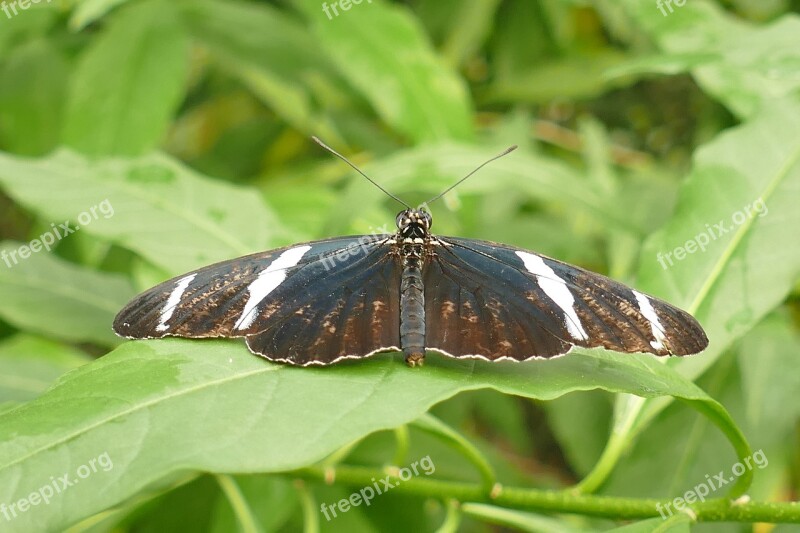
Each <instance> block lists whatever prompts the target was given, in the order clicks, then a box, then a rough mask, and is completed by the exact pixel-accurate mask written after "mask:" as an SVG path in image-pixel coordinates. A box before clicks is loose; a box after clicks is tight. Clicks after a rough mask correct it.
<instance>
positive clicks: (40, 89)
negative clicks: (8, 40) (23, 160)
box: [0, 40, 68, 155]
mask: <svg viewBox="0 0 800 533" xmlns="http://www.w3.org/2000/svg"><path fill="white" fill-rule="evenodd" d="M67 76H68V74H67V62H66V60H65V59H64V56H63V52H61V51H60V50H59V49H58V48H57V47H56V46H55V45H53V44H52V43H50V42H49V41H46V40H38V41H33V42H29V43H26V44H24V45H22V46H20V47H18V48H16V49H14V50H13V51H12V53H11V54H9V56H8V57H7V58H6V62H5V64H3V66H2V67H1V68H0V79H1V80H3V83H2V84H0V143H2V145H3V146H6V147H7V149H8V150H10V151H13V152H16V153H20V154H25V155H39V154H44V153H47V152H49V151H50V150H52V149H53V148H54V147H55V146H56V145H57V142H58V124H60V119H61V115H62V108H63V102H64V92H65V89H64V86H65V84H66V81H67Z"/></svg>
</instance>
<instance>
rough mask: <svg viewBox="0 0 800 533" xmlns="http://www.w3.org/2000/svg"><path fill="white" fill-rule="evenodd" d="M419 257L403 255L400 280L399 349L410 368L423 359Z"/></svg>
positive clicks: (423, 312)
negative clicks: (401, 350)
mask: <svg viewBox="0 0 800 533" xmlns="http://www.w3.org/2000/svg"><path fill="white" fill-rule="evenodd" d="M420 252H421V250H420ZM420 255H421V254H419V255H418V254H417V253H414V252H411V253H409V254H407V255H405V257H404V261H403V274H402V277H401V278H400V347H401V348H402V349H403V353H404V354H405V356H406V362H407V363H408V364H409V365H410V366H414V365H416V364H422V361H423V359H425V288H424V285H423V284H422V260H421V258H420Z"/></svg>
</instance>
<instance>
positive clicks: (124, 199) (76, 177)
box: [0, 151, 281, 274]
mask: <svg viewBox="0 0 800 533" xmlns="http://www.w3.org/2000/svg"><path fill="white" fill-rule="evenodd" d="M0 187H2V188H3V189H4V190H5V191H6V193H7V194H8V195H9V196H11V197H12V198H14V199H15V200H17V201H18V202H19V203H20V204H22V205H24V206H25V207H27V208H28V209H30V210H32V211H34V212H36V213H37V214H38V215H40V216H41V217H42V218H44V219H45V220H47V221H56V224H60V223H61V222H62V221H65V220H69V221H72V227H74V226H75V225H76V222H75V221H76V220H77V219H78V217H79V216H80V215H81V214H82V213H85V212H87V211H91V209H92V207H95V208H96V207H97V206H99V205H100V204H102V203H103V202H104V201H107V202H108V203H107V204H105V205H106V207H105V212H104V213H103V214H102V215H100V216H98V217H96V220H93V221H92V222H91V224H88V225H86V226H85V227H83V228H81V230H80V231H81V232H89V233H91V234H93V235H97V236H99V237H101V238H104V239H107V240H109V241H113V242H115V243H118V244H120V245H121V246H125V247H127V248H130V249H131V250H134V251H136V252H137V253H139V254H141V255H142V256H143V257H145V258H146V259H147V260H149V261H150V262H152V263H154V264H156V265H158V266H160V267H161V268H162V269H164V270H165V271H167V272H169V273H173V274H179V273H181V272H185V271H187V270H191V269H193V268H197V267H200V266H204V265H206V264H209V263H212V262H216V261H222V260H224V259H230V258H233V257H237V256H240V255H244V254H247V253H252V252H257V251H259V250H263V249H265V248H267V247H268V245H270V244H276V243H277V242H278V239H277V238H276V235H279V234H280V232H281V230H280V225H279V224H278V223H277V222H276V221H275V220H274V218H273V216H272V214H271V212H270V211H269V209H268V208H267V207H266V206H265V205H264V202H263V201H262V200H261V198H260V196H259V194H258V193H257V192H256V191H255V190H249V189H245V188H242V187H236V186H233V185H229V184H226V183H224V182H220V181H216V180H212V179H209V178H206V177H204V176H200V175H199V174H197V173H195V172H193V171H191V170H190V169H188V168H186V167H185V166H183V165H182V164H180V163H178V162H177V161H175V160H173V159H172V158H169V157H166V156H163V155H158V154H153V155H150V156H144V157H141V158H138V159H113V158H111V159H99V160H96V161H91V162H90V161H88V160H87V159H85V158H83V157H81V156H78V155H76V154H73V153H70V152H65V151H62V152H59V153H56V154H53V155H52V156H50V157H47V158H44V159H21V158H16V157H12V156H8V155H4V154H2V153H0ZM108 206H110V207H111V209H109V208H108ZM96 212H98V213H99V211H98V210H97V209H96ZM108 213H112V214H108ZM66 238H69V237H66Z"/></svg>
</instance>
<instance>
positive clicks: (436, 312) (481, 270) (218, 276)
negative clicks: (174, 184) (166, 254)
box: [114, 138, 708, 366]
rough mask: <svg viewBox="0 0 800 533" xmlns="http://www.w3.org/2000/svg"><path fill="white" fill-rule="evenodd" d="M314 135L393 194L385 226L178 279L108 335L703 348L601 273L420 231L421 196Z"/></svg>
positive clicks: (651, 301) (462, 353)
mask: <svg viewBox="0 0 800 533" xmlns="http://www.w3.org/2000/svg"><path fill="white" fill-rule="evenodd" d="M314 140H315V141H316V142H318V143H319V144H320V145H322V146H323V147H324V148H326V149H328V150H329V151H331V152H332V153H333V154H334V155H336V156H338V157H340V158H342V159H343V160H344V161H345V162H346V163H348V164H350V165H351V166H352V167H353V168H355V169H356V170H357V171H358V172H359V173H361V174H362V175H363V176H364V177H365V178H367V179H368V180H369V181H370V182H372V183H373V184H375V185H376V186H377V187H378V188H380V189H381V190H383V191H384V192H386V194H388V195H389V196H390V197H392V198H394V199H395V200H397V201H398V202H401V203H403V204H404V205H405V207H406V208H405V209H404V210H403V211H401V212H400V213H398V215H397V217H396V220H395V223H396V226H397V232H396V233H394V234H378V235H362V236H350V237H336V238H332V239H324V240H318V241H313V242H307V243H303V244H295V245H292V246H287V247H284V248H280V249H277V250H270V251H266V252H261V253H256V254H252V255H248V256H245V257H240V258H237V259H232V260H229V261H223V262H221V263H217V264H214V265H210V266H207V267H204V268H201V269H199V270H195V271H193V272H189V273H187V274H184V275H182V276H178V277H176V278H173V279H171V280H168V281H165V282H163V283H161V284H160V285H157V286H155V287H153V288H151V289H150V290H148V291H146V292H144V293H142V294H141V295H139V296H137V297H136V298H134V299H133V300H132V301H131V302H130V303H128V304H127V305H126V306H125V307H124V308H123V309H122V310H121V311H120V312H119V314H118V315H117V317H116V319H115V320H114V331H115V332H116V333H117V335H120V336H122V337H127V338H132V339H152V338H160V337H166V336H176V337H187V338H207V337H244V338H245V341H246V343H247V346H248V348H249V349H250V351H251V352H253V353H254V354H257V355H260V356H262V357H264V358H266V359H268V360H270V361H275V362H280V363H288V364H291V365H299V366H310V365H330V364H333V363H337V362H339V361H342V360H345V359H361V358H366V357H369V356H371V355H373V354H376V353H378V352H385V351H402V352H403V354H404V355H405V360H406V362H407V363H408V364H409V365H410V366H415V365H421V364H422V363H423V361H424V358H425V353H426V351H433V352H439V353H441V354H443V355H445V356H449V357H456V358H477V359H484V360H488V361H503V360H511V361H526V360H529V359H541V358H545V359H546V358H551V357H556V356H560V355H564V354H567V353H568V352H569V351H570V350H572V349H573V348H574V347H576V346H581V347H588V348H591V347H602V348H605V349H608V350H614V351H618V352H625V353H636V352H646V353H652V354H656V355H689V354H694V353H697V352H700V351H702V350H703V349H705V347H706V346H707V345H708V339H707V337H706V334H705V332H704V331H703V329H702V327H701V326H700V325H699V324H698V322H697V321H696V320H695V319H694V318H693V317H692V316H691V315H690V314H689V313H687V312H685V311H683V310H681V309H679V308H677V307H675V306H673V305H670V304H669V303H666V302H664V301H662V300H659V299H658V298H655V297H653V296H649V295H647V294H644V293H642V292H639V291H637V290H636V289H633V288H631V287H628V286H626V285H623V284H622V283H619V282H617V281H614V280H612V279H610V278H608V277H605V276H602V275H600V274H596V273H594V272H591V271H588V270H585V269H582V268H579V267H577V266H573V265H570V264H567V263H564V262H561V261H558V260H556V259H552V258H549V257H546V256H544V255H540V254H537V253H535V252H532V251H529V250H524V249H521V248H517V247H514V246H509V245H506V244H498V243H494V242H488V241H480V240H473V239H463V238H458V237H444V236H438V235H434V234H432V233H431V227H432V224H433V219H432V217H431V214H430V213H429V212H428V210H427V209H426V208H425V207H419V208H412V207H411V206H409V205H408V204H405V202H403V201H402V200H400V199H399V198H397V197H396V196H394V195H392V194H391V193H389V192H388V191H386V190H385V189H383V187H381V186H380V185H378V184H377V183H375V182H374V181H373V180H372V179H370V178H369V177H368V176H366V175H365V174H363V173H362V172H361V171H360V170H359V169H358V168H356V167H355V166H354V165H353V164H352V163H350V161H348V160H347V159H346V158H344V156H342V155H341V154H339V153H338V152H336V151H334V150H333V149H332V148H330V147H328V146H327V145H325V144H324V143H323V142H322V141H320V140H319V139H317V138H314ZM514 148H516V147H515V146H514V147H511V148H509V149H508V150H506V151H505V152H503V153H502V154H500V155H498V156H495V157H494V158H492V159H490V160H489V161H486V162H485V163H483V164H482V165H480V166H479V167H478V168H476V169H475V170H473V171H472V172H471V173H470V174H468V175H467V176H465V177H464V178H462V179H461V180H460V181H458V182H457V183H456V184H455V185H453V186H451V187H450V188H448V189H447V190H445V191H444V192H442V193H441V194H439V195H437V196H436V197H435V198H433V199H431V200H429V201H428V202H426V204H423V205H427V204H430V203H431V202H432V201H435V200H436V199H438V198H440V197H441V196H443V195H444V194H445V193H446V192H448V191H449V190H451V189H452V188H453V187H455V186H456V185H458V184H459V183H461V182H462V181H464V180H465V179H467V178H468V177H469V176H471V175H472V174H474V173H475V172H476V171H477V170H479V169H480V168H482V167H483V166H484V165H486V164H487V163H489V162H490V161H493V160H494V159H497V158H498V157H501V156H504V155H506V154H507V153H509V152H510V151H512V150H513V149H514Z"/></svg>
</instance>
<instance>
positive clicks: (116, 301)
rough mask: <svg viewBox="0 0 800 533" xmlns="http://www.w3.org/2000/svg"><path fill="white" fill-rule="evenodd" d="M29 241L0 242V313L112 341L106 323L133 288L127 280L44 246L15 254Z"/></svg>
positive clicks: (72, 336)
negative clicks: (0, 259)
mask: <svg viewBox="0 0 800 533" xmlns="http://www.w3.org/2000/svg"><path fill="white" fill-rule="evenodd" d="M30 245H31V243H26V244H23V243H20V242H13V241H5V242H2V243H0V256H2V257H3V262H2V263H0V294H2V295H3V297H2V298H0V317H2V318H3V319H4V320H6V321H7V322H9V323H10V324H13V325H15V326H17V327H19V328H21V329H24V330H26V331H35V332H38V333H42V334H45V335H50V336H54V337H58V338H62V339H67V340H72V341H93V342H97V343H100V344H103V345H107V346H112V345H114V344H117V343H118V342H119V339H118V338H117V337H116V336H114V333H113V332H112V331H111V327H110V324H111V321H112V320H113V319H114V315H116V314H117V312H118V311H119V310H120V309H121V307H122V306H123V305H125V302H127V301H128V300H129V299H130V298H131V297H133V295H134V294H135V291H134V289H133V287H132V286H131V284H130V282H129V281H128V280H127V279H125V278H124V277H123V276H121V275H120V274H109V273H107V272H95V271H93V270H89V269H88V268H85V267H80V266H78V265H74V264H72V263H68V262H66V261H64V260H63V259H59V258H58V257H56V256H54V255H53V254H50V253H48V252H47V251H46V250H45V249H44V248H41V249H40V250H39V251H38V252H36V253H31V255H30V256H29V257H28V258H26V259H23V258H21V257H20V255H19V253H20V251H21V250H24V248H28V249H29V250H30V249H31V248H30ZM23 247H24V248H23ZM29 253H30V251H29ZM14 259H16V260H17V261H16V263H15V262H14Z"/></svg>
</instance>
